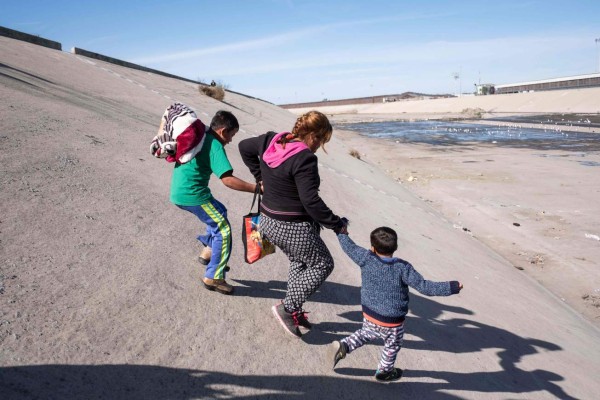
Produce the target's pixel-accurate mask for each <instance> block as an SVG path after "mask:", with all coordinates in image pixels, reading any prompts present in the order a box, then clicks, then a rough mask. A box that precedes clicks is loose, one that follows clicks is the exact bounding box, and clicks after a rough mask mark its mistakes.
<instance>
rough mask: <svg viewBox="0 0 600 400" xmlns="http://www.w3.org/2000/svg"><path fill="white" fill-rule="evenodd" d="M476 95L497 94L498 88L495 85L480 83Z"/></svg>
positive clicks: (476, 87)
mask: <svg viewBox="0 0 600 400" xmlns="http://www.w3.org/2000/svg"><path fill="white" fill-rule="evenodd" d="M475 89H476V90H475V94H476V95H477V96H485V95H488V94H494V93H496V87H495V86H494V84H493V83H480V84H479V85H477V84H476V85H475Z"/></svg>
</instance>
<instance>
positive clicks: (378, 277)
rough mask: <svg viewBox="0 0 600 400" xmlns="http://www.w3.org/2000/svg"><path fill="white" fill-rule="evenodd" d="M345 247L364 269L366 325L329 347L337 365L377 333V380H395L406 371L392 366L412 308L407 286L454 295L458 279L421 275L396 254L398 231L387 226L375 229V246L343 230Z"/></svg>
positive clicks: (457, 289) (430, 294)
mask: <svg viewBox="0 0 600 400" xmlns="http://www.w3.org/2000/svg"><path fill="white" fill-rule="evenodd" d="M337 236H338V239H339V241H340V244H341V246H342V249H343V250H344V252H346V254H348V256H349V257H350V258H351V259H352V261H354V262H355V263H356V264H357V265H358V266H359V267H360V269H361V277H362V287H361V291H360V294H361V303H362V310H363V326H362V328H361V329H359V330H357V331H356V332H354V333H353V334H352V335H350V336H348V337H345V338H343V339H342V340H340V341H336V342H333V343H332V344H331V345H330V346H329V349H328V350H329V351H328V353H329V355H330V357H331V358H329V359H331V360H333V367H334V368H335V366H336V364H337V363H338V362H339V361H340V360H341V359H343V358H345V357H346V354H348V353H351V352H352V351H354V350H356V349H357V348H359V347H361V346H363V345H364V344H366V343H368V342H370V341H371V340H373V339H376V338H382V339H383V340H384V342H385V346H384V348H383V351H382V353H381V360H380V361H379V365H378V368H377V372H376V373H375V379H377V380H378V381H381V382H391V381H396V380H398V379H400V377H401V376H402V370H401V369H399V368H394V363H395V362H396V356H397V355H398V352H399V351H400V348H401V347H402V338H403V337H404V318H405V316H406V313H407V312H408V287H409V286H410V287H412V288H414V289H416V290H417V291H419V293H421V294H424V295H427V296H450V295H452V294H456V293H458V292H460V290H461V289H462V287H463V286H462V284H461V283H459V282H458V281H450V282H432V281H427V280H425V279H423V277H422V276H421V274H419V273H418V272H417V271H416V270H415V269H414V268H413V266H412V265H411V264H410V263H409V262H407V261H404V260H402V259H400V258H396V257H393V254H394V252H395V251H396V250H397V249H398V235H397V234H396V232H395V231H394V230H393V229H391V228H388V227H381V228H377V229H375V230H374V231H373V232H371V250H366V249H363V248H362V247H360V246H357V245H356V244H355V243H354V242H353V241H352V239H350V237H348V235H347V234H342V233H339V234H338V235H337Z"/></svg>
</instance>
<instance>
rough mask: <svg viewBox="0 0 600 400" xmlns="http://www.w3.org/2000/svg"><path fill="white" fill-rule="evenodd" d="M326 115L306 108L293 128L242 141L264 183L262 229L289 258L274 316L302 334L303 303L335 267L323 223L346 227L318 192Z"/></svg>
mask: <svg viewBox="0 0 600 400" xmlns="http://www.w3.org/2000/svg"><path fill="white" fill-rule="evenodd" d="M332 132H333V129H332V127H331V124H330V123H329V120H328V119H327V117H326V116H325V115H324V114H322V113H320V112H318V111H310V112H308V113H306V114H304V115H302V116H300V117H299V118H298V119H297V120H296V124H295V125H294V128H293V129H292V132H282V133H275V132H268V133H266V134H264V135H261V136H259V137H256V138H250V139H245V140H243V141H241V142H240V144H239V149H240V153H241V156H242V159H243V161H244V163H245V164H246V166H247V167H248V168H249V169H250V172H252V174H253V175H254V177H255V178H256V181H257V182H260V181H262V184H263V188H264V195H263V198H262V202H261V210H260V211H261V220H260V228H259V229H260V231H261V233H262V234H263V235H264V236H265V237H266V238H268V239H269V241H271V243H273V244H274V245H275V246H277V247H279V248H280V249H281V250H282V251H283V252H284V253H285V255H287V256H288V258H289V260H290V272H289V277H288V284H287V292H286V295H285V298H284V299H283V301H282V302H281V303H280V304H277V305H275V306H273V314H274V315H275V317H277V319H278V321H279V322H280V323H281V325H282V326H283V327H284V328H285V329H286V331H287V332H289V333H291V334H292V335H294V336H296V337H300V336H302V334H301V333H300V330H299V329H298V326H303V327H305V328H310V327H311V325H310V323H309V322H308V320H307V318H306V313H305V312H304V311H303V309H302V306H303V305H304V303H305V302H306V300H307V299H308V298H309V297H310V296H311V295H312V294H313V293H314V292H316V291H317V289H318V288H319V287H320V286H321V284H322V283H323V282H324V281H325V279H327V277H328V276H329V274H330V273H331V271H333V258H332V257H331V254H330V253H329V250H328V249H327V246H325V243H324V242H323V239H321V236H320V230H321V227H322V226H324V227H325V228H329V229H333V230H334V231H335V232H345V231H346V221H347V220H345V219H343V218H340V217H338V216H337V215H335V214H334V213H333V212H332V211H331V210H330V209H329V207H327V205H326V204H325V202H324V201H323V200H322V199H321V197H320V196H319V184H320V181H321V180H320V178H319V166H318V160H317V156H316V155H315V153H316V151H317V150H318V149H319V148H320V147H323V148H324V146H325V143H327V142H328V141H329V140H330V139H331V135H332Z"/></svg>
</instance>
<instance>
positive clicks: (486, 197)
mask: <svg viewBox="0 0 600 400" xmlns="http://www.w3.org/2000/svg"><path fill="white" fill-rule="evenodd" d="M336 119H337V116H336V117H334V120H336ZM341 119H342V120H345V118H344V117H341ZM482 123H484V121H482ZM343 140H344V141H345V142H346V143H347V145H348V146H350V147H353V148H354V149H360V154H361V159H363V160H364V161H365V162H368V163H372V164H375V165H378V166H380V167H381V168H382V169H383V170H384V171H385V172H386V173H387V174H388V175H389V176H390V177H392V178H394V179H395V180H396V181H397V183H398V184H399V185H402V186H403V187H405V188H408V189H409V190H410V191H412V192H414V193H415V194H417V195H418V196H419V197H420V198H421V199H423V200H424V201H426V202H427V203H429V204H431V205H432V206H433V207H434V208H435V209H436V210H438V211H440V212H441V213H442V214H443V215H445V216H446V217H447V218H448V219H449V220H450V221H452V222H453V224H454V225H455V227H456V229H458V230H463V231H464V232H465V234H468V235H472V236H473V237H476V238H478V239H479V240H481V241H482V242H484V243H486V244H487V245H489V246H490V247H491V248H492V249H494V250H495V251H497V252H498V253H499V254H501V255H502V256H503V257H505V258H506V259H507V260H509V261H510V262H511V263H512V265H513V266H514V268H516V269H518V270H520V271H523V272H524V273H526V274H528V275H530V276H532V277H533V278H535V279H536V280H537V281H538V282H540V283H541V284H542V285H544V286H545V287H547V288H548V289H549V290H550V291H552V292H553V293H554V294H555V295H556V296H558V297H559V298H560V299H561V301H563V302H565V303H566V304H568V305H570V306H571V307H573V308H574V309H576V310H577V311H578V312H580V313H582V314H583V315H585V316H586V318H588V319H589V320H590V321H592V322H594V323H595V324H596V325H597V326H600V268H599V265H598V262H597V260H598V259H599V257H600V242H599V236H600V230H599V229H598V227H599V226H600V205H599V204H598V202H597V198H598V195H599V193H600V173H599V172H598V171H597V170H598V168H600V151H598V149H597V148H595V147H594V146H590V147H591V151H565V150H548V149H547V148H546V149H540V148H536V147H535V145H533V144H532V145H531V147H528V146H527V145H525V144H523V143H522V142H521V143H519V147H518V148H517V147H510V144H509V145H505V146H502V147H500V145H498V144H496V145H494V144H481V143H469V144H461V145H454V146H452V145H450V146H434V145H426V144H408V143H397V142H396V141H394V140H386V139H369V140H368V141H367V142H365V138H364V137H359V136H358V135H357V134H356V133H353V132H347V131H345V132H344V133H343Z"/></svg>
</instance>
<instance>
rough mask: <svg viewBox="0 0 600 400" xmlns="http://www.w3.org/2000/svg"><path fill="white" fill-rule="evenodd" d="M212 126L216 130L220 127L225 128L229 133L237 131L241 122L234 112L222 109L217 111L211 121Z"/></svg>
mask: <svg viewBox="0 0 600 400" xmlns="http://www.w3.org/2000/svg"><path fill="white" fill-rule="evenodd" d="M210 128H211V129H212V130H213V131H214V130H217V129H219V128H225V130H226V131H227V133H230V132H233V131H237V130H238V129H240V124H239V123H238V120H237V118H236V117H235V115H233V113H231V112H229V111H224V110H220V111H217V113H216V114H215V116H214V117H213V119H212V121H211V122H210Z"/></svg>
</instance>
